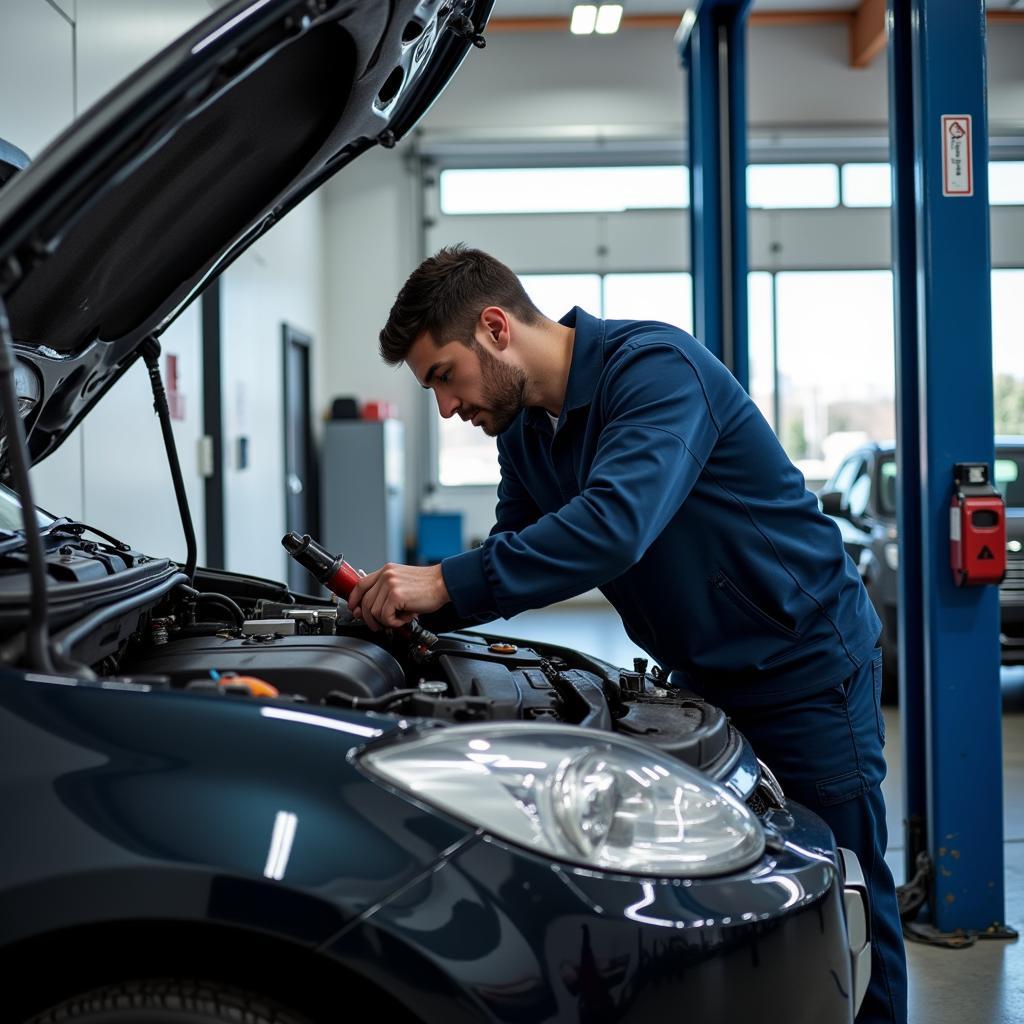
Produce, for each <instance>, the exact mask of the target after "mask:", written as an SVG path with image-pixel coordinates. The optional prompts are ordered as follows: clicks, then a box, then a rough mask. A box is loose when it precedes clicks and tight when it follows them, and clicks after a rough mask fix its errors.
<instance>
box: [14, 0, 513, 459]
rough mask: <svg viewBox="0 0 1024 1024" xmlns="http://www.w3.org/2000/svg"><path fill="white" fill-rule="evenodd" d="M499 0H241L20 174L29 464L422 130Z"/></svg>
mask: <svg viewBox="0 0 1024 1024" xmlns="http://www.w3.org/2000/svg"><path fill="white" fill-rule="evenodd" d="M492 4H493V0H419V2H415V0H390V2H385V0H231V2H230V3H227V4H226V5H225V6H223V7H221V8H220V9H219V10H217V11H216V12H215V13H214V14H211V15H210V17H209V18H207V19H206V20H205V21H203V22H201V23H200V24H199V25H197V26H196V27H195V28H193V29H192V30H191V31H190V32H188V33H187V34H186V35H184V36H182V37H181V38H180V39H178V40H177V41H176V42H174V43H173V44H172V45H171V46H169V47H167V49H165V50H164V51H163V52H162V53H160V54H158V55H157V56H156V57H154V58H153V59H152V60H151V61H149V62H148V63H147V64H145V65H144V66H143V67H142V68H140V69H139V70H138V71H136V72H135V73H134V74H133V75H132V76H131V77H130V78H128V79H126V80H125V81H124V82H122V83H121V84H120V85H119V86H118V87H117V88H115V89H114V90H113V91H112V92H110V93H109V94H107V95H106V96H105V97H104V98H103V99H102V100H100V101H99V102H98V103H96V104H95V105H94V106H93V107H92V108H91V109H90V110H88V111H87V112H86V113H85V114H83V115H82V116H81V117H80V118H78V119H77V120H76V121H75V122H74V123H73V124H72V125H71V127H70V128H68V129H67V131H65V132H64V133H63V134H62V135H60V136H59V137H58V138H57V139H56V140H55V141H54V142H53V143H52V144H51V145H50V146H49V147H48V148H47V149H46V150H45V151H44V152H43V153H42V154H41V155H40V156H39V157H38V159H37V160H36V161H35V162H34V163H32V164H31V165H30V166H29V167H27V168H25V169H24V170H21V171H19V172H18V173H16V174H14V176H13V178H12V179H11V180H9V181H8V182H7V183H6V184H5V185H4V186H3V188H2V189H0V295H2V296H3V298H4V301H5V302H6V304H7V310H8V314H9V317H10V321H11V325H12V331H13V335H14V340H15V351H16V354H17V357H18V368H17V391H18V397H19V404H20V408H21V413H22V416H23V417H24V418H25V423H26V431H27V433H28V443H29V450H30V456H31V459H32V461H33V462H38V461H40V460H41V459H43V458H45V456H47V455H48V454H50V453H51V452H52V451H54V450H55V449H56V448H57V447H58V446H59V445H60V444H61V442H62V441H63V440H64V438H65V437H66V436H67V435H68V434H69V433H70V432H71V430H73V429H74V427H75V426H76V425H77V424H78V422H79V421H80V420H81V419H82V417H83V416H84V415H85V414H86V413H87V412H88V411H89V409H90V408H92V406H93V405H94V404H95V403H96V401H97V400H98V399H99V398H100V397H101V396H102V395H103V394H104V393H105V392H106V391H107V390H108V389H109V388H110V387H111V386H112V385H113V384H114V382H115V381H116V380H117V379H118V378H119V377H120V376H121V374H122V373H124V372H125V370H127V369H128V367H129V366H131V364H132V363H133V362H134V361H135V359H136V358H137V355H138V351H139V348H140V346H141V345H142V343H143V342H144V341H145V340H146V339H147V338H149V337H153V336H159V334H160V333H161V332H162V331H163V330H164V329H165V328H166V327H167V325H168V324H169V323H170V322H171V320H173V318H174V316H175V315H176V313H177V312H178V311H179V310H180V309H182V308H183V307H184V306H185V305H186V304H187V303H188V302H189V301H190V300H191V299H192V298H194V297H195V295H196V294H197V293H198V292H199V291H200V290H201V289H202V288H203V286H204V285H205V284H206V283H207V282H208V281H209V280H211V279H212V278H213V277H214V276H215V275H216V274H218V273H220V271H222V270H223V269H224V268H225V267H226V266H227V265H228V264H229V263H231V261H232V260H234V259H235V257H237V256H238V255H239V254H240V253H241V252H243V251H244V250H245V249H246V248H247V247H248V246H249V245H251V244H252V243H253V242H254V241H255V240H256V239H257V238H258V237H259V236H260V235H262V234H263V233H264V232H265V231H266V230H267V229H268V228H270V227H271V226H272V225H273V224H274V223H275V222H276V221H277V220H278V219H279V218H280V217H282V216H283V215H284V214H285V213H287V212H288V210H289V209H291V208H292V207H293V206H295V205H296V204H297V203H298V202H300V201H301V200H302V199H303V198H305V196H307V195H308V194H309V193H310V192H311V191H313V190H314V189H315V188H317V187H318V186H319V185H320V184H322V183H323V182H324V181H326V180H327V178H329V177H330V176H331V175H332V174H334V173H336V172H337V171H338V170H340V169H341V168H342V167H343V166H345V164H347V163H348V162H349V161H350V160H352V159H353V158H354V157H356V156H358V155H359V154H360V153H362V152H363V151H364V150H366V149H368V148H370V147H371V146H373V145H374V144H377V143H379V144H381V145H384V146H391V145H394V143H395V141H396V140H398V139H399V138H401V137H402V136H403V135H404V134H405V133H406V132H408V131H409V129H410V128H411V127H412V126H413V125H414V124H415V123H416V121H417V120H419V118H420V117H421V116H422V114H423V113H424V112H425V111H426V109H427V108H428V107H429V106H430V104H431V103H432V101H433V100H434V98H435V97H436V96H437V95H438V94H439V93H440V91H441V90H442V89H443V87H444V86H445V84H446V83H447V82H448V80H449V78H451V76H452V74H453V73H454V72H455V69H456V68H457V67H458V65H459V63H460V62H461V60H462V58H463V57H464V56H465V54H466V53H467V51H468V50H469V49H470V48H471V46H472V45H473V40H474V37H478V34H479V33H480V32H481V31H482V28H483V26H484V23H485V22H486V19H487V16H488V14H489V13H490V8H491V6H492ZM476 41H477V43H478V44H479V43H480V42H481V40H480V39H479V38H477V40H476ZM5 441H6V429H5V428H4V429H3V430H2V431H0V442H2V443H3V450H2V454H0V458H2V461H0V475H2V476H6V474H7V459H6V443H5Z"/></svg>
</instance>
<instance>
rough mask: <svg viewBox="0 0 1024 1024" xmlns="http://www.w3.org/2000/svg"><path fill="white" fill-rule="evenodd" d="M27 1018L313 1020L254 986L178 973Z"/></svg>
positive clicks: (266, 1023) (218, 1022)
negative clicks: (242, 986) (251, 989)
mask: <svg viewBox="0 0 1024 1024" xmlns="http://www.w3.org/2000/svg"><path fill="white" fill-rule="evenodd" d="M26 1024H310V1022H309V1020H308V1019H307V1018H306V1017H303V1016H300V1015H298V1014H296V1013H293V1012H292V1011H291V1010H287V1009H285V1008H284V1007H282V1006H278V1005H277V1004H275V1003H273V1002H271V1001H270V1000H268V999H265V998H263V997H262V996H258V995H256V994H254V993H252V992H245V991H243V990H241V989H236V988H230V987H226V986H224V985H220V984H217V983H215V982H206V981H188V980H182V979H178V978H173V979H171V978H168V979H162V978H160V979H151V980H146V981H130V982H123V983H120V984H117V985H108V986H105V987H103V988H98V989H95V990H93V991H91V992H85V993H83V994H82V995H77V996H74V997H73V998H71V999H68V1000H65V1001H64V1002H63V1003H60V1004H59V1005H58V1006H54V1007H52V1008H51V1009H49V1010H46V1011H45V1012H44V1013H42V1014H39V1015H38V1016H36V1017H33V1018H32V1019H31V1020H30V1021H27V1022H26Z"/></svg>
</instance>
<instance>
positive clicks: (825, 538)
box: [349, 246, 907, 1022]
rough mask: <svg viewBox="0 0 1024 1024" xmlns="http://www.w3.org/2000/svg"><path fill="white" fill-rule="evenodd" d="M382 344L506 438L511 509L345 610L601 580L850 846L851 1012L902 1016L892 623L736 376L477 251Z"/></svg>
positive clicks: (437, 275)
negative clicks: (862, 930) (888, 694)
mask: <svg viewBox="0 0 1024 1024" xmlns="http://www.w3.org/2000/svg"><path fill="white" fill-rule="evenodd" d="M380 351H381V354H382V356H383V358H384V360H385V361H386V362H387V363H389V364H391V365H398V364H400V363H402V362H404V363H405V364H406V365H408V367H409V368H410V369H411V370H412V372H413V373H414V374H415V376H416V378H417V380H418V381H419V382H420V384H421V385H422V386H423V387H424V388H429V389H431V390H433V392H434V397H435V398H436V400H437V405H438V409H439V410H440V412H441V415H442V416H444V417H446V418H447V417H450V416H452V415H455V414H458V415H459V416H460V417H461V418H462V419H463V420H469V421H471V422H472V423H473V425H474V426H478V427H481V428H482V429H483V430H484V432H485V433H487V434H490V435H492V436H495V437H497V439H498V440H497V443H498V460H499V464H500V467H501V482H500V484H499V485H498V504H497V509H496V519H497V522H496V524H495V526H494V528H493V530H492V531H491V533H490V536H489V537H488V538H487V539H486V540H485V541H484V543H483V544H482V545H481V546H480V547H478V548H475V549H473V550H471V551H467V552H464V553H462V554H458V555H455V556H453V557H451V558H446V559H445V560H444V561H443V562H441V563H440V564H439V565H433V566H404V565H392V564H389V565H386V566H384V567H383V568H381V569H378V570H377V571H376V572H373V573H370V574H369V575H368V576H367V577H366V578H365V579H364V580H362V581H361V582H360V583H359V585H358V586H357V587H356V589H355V590H354V591H353V592H352V595H351V597H350V599H349V607H350V608H351V610H352V611H353V614H355V615H357V616H359V617H361V618H362V619H363V620H364V621H365V622H366V624H367V625H368V626H370V628H372V629H379V628H382V627H395V626H398V625H401V624H403V623H405V622H408V621H409V620H410V619H411V618H412V617H413V616H417V615H419V616H427V617H426V618H425V619H424V624H425V625H428V626H429V628H432V629H443V628H449V629H450V628H453V627H454V626H455V625H456V624H457V623H458V624H461V625H466V624H469V623H479V622H485V621H487V620H490V619H494V618H496V617H499V616H500V617H503V618H509V617H511V616H513V615H515V614H517V613H518V612H522V611H525V610H526V609H529V608H541V607H544V606H546V605H549V604H552V603H554V602H556V601H562V600H565V599H566V598H569V597H573V596H574V595H576V594H581V593H583V592H584V591H587V590H590V589H591V588H593V587H598V588H600V590H601V591H602V592H603V593H604V594H605V596H606V597H607V598H608V600H609V601H610V602H611V603H612V605H613V606H614V607H615V609H616V610H617V611H618V613H619V615H620V616H621V617H622V621H623V624H624V626H625V629H626V632H627V633H628V634H629V636H630V638H631V639H632V640H633V641H634V642H635V643H636V644H638V645H639V646H640V647H642V648H643V649H644V650H645V651H647V652H648V653H649V654H650V655H651V656H652V657H653V658H655V659H656V660H657V661H658V662H659V663H660V664H661V665H663V666H666V667H669V668H671V669H673V670H674V671H673V673H672V675H671V676H670V681H671V682H672V683H675V684H679V685H685V686H686V687H687V688H689V689H692V690H695V691H696V692H698V693H699V694H701V695H703V696H705V697H706V698H707V699H708V700H709V701H712V702H713V703H715V704H717V705H718V706H719V707H721V708H722V709H723V710H724V711H725V712H726V714H728V715H729V716H730V717H731V718H732V720H733V721H734V723H735V724H736V725H737V727H738V728H739V729H740V730H742V732H743V733H744V734H745V735H746V736H747V738H748V739H749V740H750V742H751V744H752V745H753V747H754V749H755V750H756V751H757V753H758V755H759V756H760V757H761V758H762V759H764V761H765V762H766V763H767V764H768V765H769V766H770V767H771V768H772V770H773V771H774V772H775V774H776V776H777V777H778V779H779V781H780V782H781V783H782V786H783V788H784V789H785V790H786V792H787V794H788V795H789V796H791V797H793V798H794V799H796V800H798V801H799V802H801V803H803V804H805V805H806V806H807V807H810V808H811V809H812V810H814V811H815V812H817V813H818V814H819V815H820V816H821V817H822V818H824V819H825V821H826V822H828V824H829V825H830V826H831V828H832V831H833V832H834V833H835V836H836V840H837V842H838V843H839V844H840V845H841V846H845V847H848V848H850V849H852V850H853V851H854V852H855V853H856V854H857V856H858V858H859V859H860V863H861V865H862V867H863V869H864V873H865V877H866V878H867V880H868V885H869V887H870V895H871V944H872V964H871V982H870V987H869V990H868V993H867V995H866V996H865V999H864V1002H863V1004H862V1006H861V1011H860V1013H859V1014H858V1016H857V1021H858V1022H868V1021H871V1022H876V1021H901V1022H902V1021H905V1020H906V1012H907V1011H906V961H905V954H904V949H903V939H902V933H901V926H900V920H899V913H898V910H897V904H896V893H895V888H894V885H893V879H892V875H891V874H890V872H889V868H888V866H887V865H886V863H885V860H884V856H883V855H884V853H885V847H886V821H885V805H884V802H883V798H882V792H881V786H880V784H881V782H882V779H883V777H884V775H885V760H884V757H883V754H882V745H883V741H884V722H883V718H882V713H881V708H880V706H879V698H880V693H881V685H882V667H881V651H880V649H879V648H878V646H877V643H878V637H879V633H880V630H881V624H880V622H879V620H878V617H877V616H876V614H875V612H874V610H873V608H872V607H871V604H870V602H869V600H868V597H867V594H866V592H865V590H864V587H863V585H862V583H861V581H860V577H859V575H858V573H857V570H856V568H855V567H854V565H853V563H852V562H851V560H850V559H849V557H848V556H847V555H846V553H845V551H844V549H843V545H842V541H841V539H840V534H839V530H838V529H837V527H836V526H835V524H834V523H833V522H832V521H831V520H830V519H828V518H827V517H826V516H825V515H823V514H822V513H821V512H820V511H819V509H818V505H817V501H816V499H815V497H814V495H812V494H810V493H809V492H808V491H807V489H806V487H805V485H804V479H803V477H802V475H801V474H800V472H799V470H797V469H796V467H795V466H794V465H793V464H792V463H791V462H790V461H789V459H788V457H787V456H786V454H785V452H784V451H783V449H782V446H781V445H780V444H779V441H778V439H777V438H776V436H775V434H774V432H773V431H772V429H771V427H769V426H768V424H767V422H766V421H765V419H764V418H763V417H762V415H761V413H760V412H759V410H758V408H757V406H756V405H755V404H754V403H753V401H751V399H750V397H749V396H748V395H747V394H746V392H745V391H744V390H743V388H742V387H740V385H739V384H738V383H737V381H736V379H735V378H734V377H733V376H732V374H731V373H730V372H729V371H728V370H727V369H726V368H725V366H724V365H723V364H722V363H720V362H719V361H718V360H717V359H716V358H715V357H714V356H713V355H711V353H710V352H708V351H707V349H705V348H704V346H703V345H701V344H700V343H699V342H697V341H695V340H694V339H693V338H692V337H691V336H690V335H688V334H686V333H685V332H683V331H681V330H679V329H678V328H675V327H671V326H669V325H667V324H664V323H657V322H654V321H630V320H607V321H604V320H598V319H595V318H594V317H593V316H591V315H590V314H588V313H586V312H584V311H583V310H582V309H580V308H579V307H576V308H574V309H572V310H571V311H570V312H569V313H567V314H566V315H565V316H564V317H563V318H562V319H561V320H560V321H559V322H558V323H555V322H554V321H552V320H549V319H547V318H546V317H544V316H543V315H542V314H541V313H540V312H539V311H538V310H537V308H536V307H535V306H534V305H533V303H532V302H531V300H530V299H529V297H528V296H527V294H526V292H525V291H524V290H523V287H522V285H521V284H520V282H519V279H518V278H517V277H516V275H515V274H514V273H513V272H512V271H511V270H509V268H508V267H506V266H505V265H504V264H502V263H500V262H499V261H497V260H496V259H494V258H493V257H491V256H489V255H487V254H486V253H483V252H480V251H479V250H475V249H470V248H465V247H463V246H454V247H451V248H446V249H442V250H441V251H440V252H439V253H437V255H435V256H433V257H431V258H429V259H427V260H425V261H424V262H423V263H422V264H421V265H420V267H419V268H418V269H417V270H416V271H415V272H414V273H413V274H412V275H411V276H410V278H409V279H408V281H407V282H406V283H405V285H404V287H403V288H402V290H401V292H399V295H398V298H397V300H396V301H395V304H394V306H393V308H392V310H391V314H390V316H389V318H388V322H387V324H386V325H385V327H384V329H383V330H382V331H381V333H380ZM435 612H436V613H438V614H437V615H435V616H433V617H431V616H429V614H428V613H435Z"/></svg>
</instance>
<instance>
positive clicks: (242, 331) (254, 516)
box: [221, 194, 325, 579]
mask: <svg viewBox="0 0 1024 1024" xmlns="http://www.w3.org/2000/svg"><path fill="white" fill-rule="evenodd" d="M321 206H322V201H321V197H320V195H319V194H314V195H313V196H311V197H310V198H309V199H307V200H306V201H305V202H304V203H303V204H302V205H301V206H298V207H296V208H295V209H294V210H293V211H292V212H291V213H290V214H288V216H287V217H285V218H284V220H283V221H281V222H280V223H279V224H278V225H277V226H276V227H275V228H274V229H273V230H272V231H271V232H270V233H269V234H267V235H266V236H265V237H264V238H263V239H261V240H260V241H259V242H257V243H256V244H255V245H254V246H253V247H252V248H251V249H249V250H248V251H247V252H246V253H244V254H243V255H242V256H241V257H240V258H239V259H238V260H237V261H236V262H235V263H234V264H233V265H232V266H231V267H229V268H228V270H227V271H226V272H225V274H224V276H223V279H222V287H223V291H222V293H221V344H222V346H223V348H222V351H223V363H222V373H223V379H224V396H223V402H224V453H225V466H224V492H225V522H226V528H227V537H226V541H227V549H226V554H227V567H228V568H229V569H233V570H236V571H238V572H251V573H258V574H260V575H263V576H270V577H272V578H274V579H284V578H286V576H287V572H286V564H285V563H286V559H287V555H285V553H284V549H283V548H282V547H281V537H282V536H284V532H285V511H284V510H285V499H284V412H283V406H284V401H283V389H284V382H283V376H282V366H283V341H282V334H281V328H282V324H284V323H287V324H288V325H289V326H291V327H295V328H297V329H298V330H300V331H302V332H304V333H307V334H309V335H311V336H312V338H313V342H314V344H313V352H312V357H313V382H314V395H313V404H314V408H316V409H319V408H322V407H323V404H324V400H325V399H324V394H325V387H324V374H323V373H322V372H321V370H320V365H321V362H322V355H321V353H322V348H323V344H324V340H325V333H324V326H323V325H324V316H323V310H322V294H323V289H322V286H321V280H322V278H321V275H322V266H321V264H322V251H323V242H322V213H321ZM239 437H247V438H248V439H249V445H248V449H249V459H248V468H246V469H241V468H239V464H238V457H237V452H238V439H239Z"/></svg>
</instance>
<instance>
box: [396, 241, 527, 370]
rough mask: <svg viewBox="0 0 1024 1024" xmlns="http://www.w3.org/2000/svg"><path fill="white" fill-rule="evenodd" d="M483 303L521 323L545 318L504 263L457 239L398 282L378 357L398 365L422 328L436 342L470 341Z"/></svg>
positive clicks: (483, 306)
mask: <svg viewBox="0 0 1024 1024" xmlns="http://www.w3.org/2000/svg"><path fill="white" fill-rule="evenodd" d="M487 306H501V307H502V308H503V309H507V310H508V311H509V312H510V313H513V314H514V315H515V317H516V318H517V319H518V320H521V321H522V322H523V323H526V324H536V323H539V322H540V321H541V320H543V318H544V317H543V314H542V313H541V311H540V310H539V309H537V307H536V306H535V305H534V304H533V302H532V300H531V299H530V296H529V295H527V294H526V290H525V289H524V288H523V286H522V283H521V282H520V280H519V278H518V277H516V275H515V274H514V273H513V272H512V271H511V270H509V268H508V267H506V266H505V264H504V263H502V262H500V261H499V260H496V259H495V258H494V257H493V256H489V255H488V254H487V253H485V252H481V251H480V250H479V249H470V248H468V247H467V246H465V245H462V244H459V245H450V246H446V247H445V248H444V249H442V250H441V251H440V252H438V253H436V254H435V255H433V256H431V257H429V258H428V259H425V260H424V261H423V262H422V263H421V264H420V265H419V266H418V267H417V268H416V269H415V270H414V271H413V272H412V274H410V276H409V279H408V280H407V281H406V282H405V284H404V285H403V286H402V290H401V291H400V292H399V293H398V298H397V299H395V304H394V305H393V306H392V307H391V313H390V314H389V316H388V322H387V323H386V324H385V325H384V329H383V330H382V331H381V332H380V354H381V357H382V358H383V360H384V362H386V363H388V364H389V365H390V366H397V365H398V364H399V363H401V362H402V361H403V360H404V359H405V357H406V356H407V355H408V354H409V349H410V348H412V344H413V342H414V341H415V340H416V339H417V338H418V337H419V336H420V335H421V334H422V333H423V332H424V331H427V332H428V333H429V334H430V336H431V337H432V338H433V339H434V341H435V343H436V344H439V345H440V344H444V343H445V342H446V341H452V340H455V341H461V342H462V343H463V344H464V345H472V344H473V343H474V336H473V329H474V327H475V326H476V322H477V319H478V318H479V316H480V313H481V312H482V311H483V310H484V309H485V308H486V307H487Z"/></svg>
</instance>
